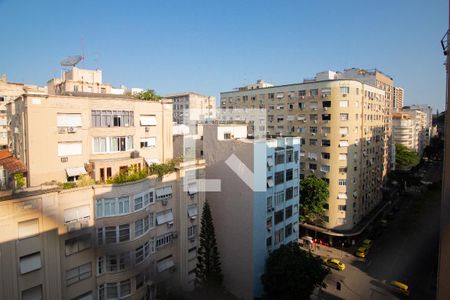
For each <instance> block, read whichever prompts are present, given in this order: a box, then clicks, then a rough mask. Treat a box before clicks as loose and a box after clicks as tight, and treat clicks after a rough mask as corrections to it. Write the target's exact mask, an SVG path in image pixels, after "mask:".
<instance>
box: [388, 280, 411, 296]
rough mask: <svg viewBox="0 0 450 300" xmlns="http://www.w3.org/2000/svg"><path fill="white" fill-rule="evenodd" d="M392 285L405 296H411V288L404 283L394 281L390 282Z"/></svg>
mask: <svg viewBox="0 0 450 300" xmlns="http://www.w3.org/2000/svg"><path fill="white" fill-rule="evenodd" d="M390 285H391V287H393V288H394V289H395V290H397V291H398V292H400V293H402V294H403V295H406V296H409V287H408V286H407V285H406V284H404V283H403V282H400V281H396V280H394V281H391V282H390Z"/></svg>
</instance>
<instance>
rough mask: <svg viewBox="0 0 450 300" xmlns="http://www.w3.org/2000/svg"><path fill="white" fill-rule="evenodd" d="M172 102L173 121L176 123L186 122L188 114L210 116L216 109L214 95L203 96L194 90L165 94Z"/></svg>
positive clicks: (188, 117)
mask: <svg viewBox="0 0 450 300" xmlns="http://www.w3.org/2000/svg"><path fill="white" fill-rule="evenodd" d="M164 98H169V99H171V100H172V102H173V122H174V123H176V124H188V123H189V121H188V120H189V119H190V118H191V117H192V118H194V119H196V116H190V114H191V113H196V114H199V115H202V116H204V117H209V118H212V117H214V116H215V111H216V97H214V96H204V95H201V94H198V93H194V92H187V93H176V94H170V95H167V96H165V97H164Z"/></svg>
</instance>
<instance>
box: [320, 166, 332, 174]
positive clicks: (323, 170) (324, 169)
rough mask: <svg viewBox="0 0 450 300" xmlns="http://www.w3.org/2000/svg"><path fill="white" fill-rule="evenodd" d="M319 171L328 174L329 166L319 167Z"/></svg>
mask: <svg viewBox="0 0 450 300" xmlns="http://www.w3.org/2000/svg"><path fill="white" fill-rule="evenodd" d="M320 171H322V172H325V173H328V172H330V166H328V165H321V166H320Z"/></svg>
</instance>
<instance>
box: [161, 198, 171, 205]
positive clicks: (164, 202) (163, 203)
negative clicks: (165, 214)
mask: <svg viewBox="0 0 450 300" xmlns="http://www.w3.org/2000/svg"><path fill="white" fill-rule="evenodd" d="M168 202H169V201H167V200H166V199H163V200H161V204H162V205H163V206H166V205H167V203H168Z"/></svg>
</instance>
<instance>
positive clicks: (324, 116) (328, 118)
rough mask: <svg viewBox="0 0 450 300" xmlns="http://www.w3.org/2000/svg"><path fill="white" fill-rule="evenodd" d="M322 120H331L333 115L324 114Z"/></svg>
mask: <svg viewBox="0 0 450 300" xmlns="http://www.w3.org/2000/svg"><path fill="white" fill-rule="evenodd" d="M322 120H323V121H330V120H331V115H330V114H323V115H322Z"/></svg>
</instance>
